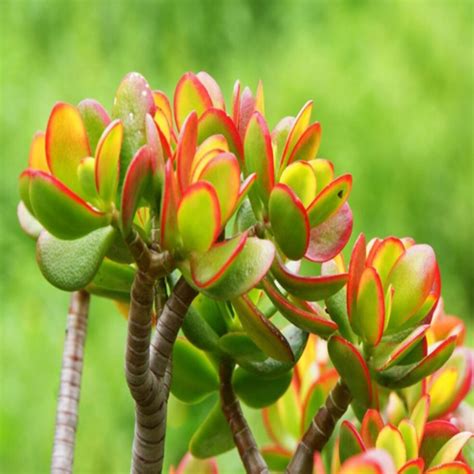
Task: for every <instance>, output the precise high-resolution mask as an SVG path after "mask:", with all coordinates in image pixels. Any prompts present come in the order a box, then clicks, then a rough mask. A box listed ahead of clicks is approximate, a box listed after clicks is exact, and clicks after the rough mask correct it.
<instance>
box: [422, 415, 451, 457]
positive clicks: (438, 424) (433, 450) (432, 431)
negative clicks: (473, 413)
mask: <svg viewBox="0 0 474 474" xmlns="http://www.w3.org/2000/svg"><path fill="white" fill-rule="evenodd" d="M458 433H459V428H457V427H456V426H455V425H453V424H452V423H450V422H449V421H446V420H434V421H429V422H428V423H426V426H425V431H424V435H423V437H422V440H421V444H420V457H421V458H423V460H424V461H425V466H430V465H431V463H432V461H433V459H434V457H435V456H436V454H437V453H438V452H439V450H440V449H441V448H442V447H443V446H444V445H445V444H446V443H447V442H448V441H449V440H450V439H451V438H452V437H453V436H456V435H457V434H458Z"/></svg>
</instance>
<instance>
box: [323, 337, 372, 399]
mask: <svg viewBox="0 0 474 474" xmlns="http://www.w3.org/2000/svg"><path fill="white" fill-rule="evenodd" d="M328 352H329V356H330V358H331V361H332V363H333V364H334V366H335V367H336V370H337V371H338V372H339V375H340V376H341V378H342V380H343V381H344V382H345V383H346V385H347V386H348V387H349V390H350V391H351V394H352V396H353V397H354V399H355V400H356V401H357V402H358V403H359V404H361V405H362V406H363V407H365V408H369V407H370V405H371V403H372V382H371V378H370V373H369V368H368V367H367V364H366V362H365V361H364V359H363V357H362V355H361V354H360V352H359V351H358V349H357V348H356V347H355V346H354V345H353V344H351V343H350V342H349V341H346V340H345V339H343V338H342V337H340V336H337V335H335V336H332V337H331V338H330V339H329V342H328Z"/></svg>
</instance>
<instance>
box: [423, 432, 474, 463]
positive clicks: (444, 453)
mask: <svg viewBox="0 0 474 474" xmlns="http://www.w3.org/2000/svg"><path fill="white" fill-rule="evenodd" d="M472 437H473V434H472V433H471V432H470V431H463V432H461V433H458V434H456V435H454V436H453V437H452V438H451V439H450V440H449V441H448V442H447V443H446V444H444V445H443V446H442V447H441V449H440V450H439V451H438V453H437V454H436V456H435V457H434V458H433V460H432V461H431V463H430V465H429V467H435V466H438V465H440V464H445V463H449V462H452V461H454V460H455V459H456V458H457V457H458V455H459V454H460V453H461V451H462V448H463V447H464V445H465V444H466V443H467V442H468V441H469V440H470V439H471V438H472Z"/></svg>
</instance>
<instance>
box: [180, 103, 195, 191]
mask: <svg viewBox="0 0 474 474" xmlns="http://www.w3.org/2000/svg"><path fill="white" fill-rule="evenodd" d="M197 125H198V118H197V114H196V113H195V112H191V113H190V114H189V115H188V117H186V120H185V121H184V123H183V127H182V128H181V131H180V134H179V137H178V145H177V148H176V161H177V164H176V167H177V172H178V183H179V186H180V188H181V192H184V191H185V190H186V188H187V187H188V185H189V183H190V181H191V166H192V162H193V158H194V154H195V153H196V145H197Z"/></svg>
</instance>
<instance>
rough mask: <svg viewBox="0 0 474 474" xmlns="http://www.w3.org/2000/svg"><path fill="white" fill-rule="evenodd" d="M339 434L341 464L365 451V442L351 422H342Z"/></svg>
mask: <svg viewBox="0 0 474 474" xmlns="http://www.w3.org/2000/svg"><path fill="white" fill-rule="evenodd" d="M339 433H340V434H339V437H340V438H339V459H340V461H341V463H343V462H345V461H346V459H349V458H351V457H352V456H356V455H358V454H360V453H363V452H364V451H365V446H364V442H363V441H362V438H361V437H360V435H359V433H358V432H357V430H356V427H355V426H354V425H353V424H352V423H351V422H350V421H348V420H344V421H343V422H342V424H341V428H340V431H339Z"/></svg>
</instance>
